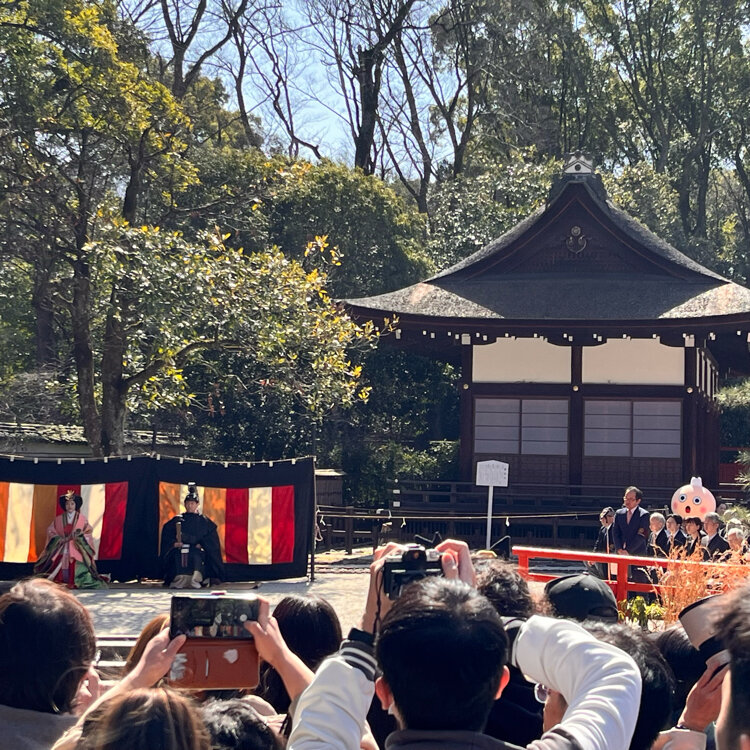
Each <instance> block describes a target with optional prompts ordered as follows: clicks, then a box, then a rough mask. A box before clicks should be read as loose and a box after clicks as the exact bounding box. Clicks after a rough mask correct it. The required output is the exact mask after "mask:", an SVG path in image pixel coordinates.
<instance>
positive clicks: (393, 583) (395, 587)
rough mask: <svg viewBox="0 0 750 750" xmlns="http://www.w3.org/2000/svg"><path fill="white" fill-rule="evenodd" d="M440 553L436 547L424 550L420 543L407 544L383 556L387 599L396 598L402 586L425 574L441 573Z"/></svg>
mask: <svg viewBox="0 0 750 750" xmlns="http://www.w3.org/2000/svg"><path fill="white" fill-rule="evenodd" d="M441 557H442V555H441V554H440V552H438V551H437V550H436V549H428V550H426V549H425V548H424V547H423V546H422V545H421V544H409V545H407V547H406V549H405V550H404V551H403V552H394V553H393V554H392V555H388V556H387V557H386V558H385V564H384V565H383V590H384V591H385V593H386V594H387V595H388V598H389V599H398V597H399V596H401V589H403V587H404V586H406V585H408V584H410V583H412V582H413V581H418V580H420V579H421V578H424V577H425V576H441V575H443V566H442V564H441V562H440V558H441Z"/></svg>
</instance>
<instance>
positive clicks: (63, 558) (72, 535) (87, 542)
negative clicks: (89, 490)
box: [34, 490, 107, 589]
mask: <svg viewBox="0 0 750 750" xmlns="http://www.w3.org/2000/svg"><path fill="white" fill-rule="evenodd" d="M58 502H59V503H60V507H61V508H62V511H63V512H62V513H61V514H60V515H58V516H55V520H54V521H53V522H52V523H51V524H50V526H49V528H48V529H47V546H46V547H45V548H44V552H42V554H41V555H40V556H39V560H38V561H37V563H36V565H35V566H34V572H35V573H37V574H38V575H43V576H45V577H46V578H49V579H50V580H51V581H58V582H60V583H65V584H67V586H68V587H69V588H81V589H93V588H104V587H106V585H107V583H106V579H105V578H104V577H102V576H101V575H100V574H99V572H98V571H97V569H96V563H95V562H94V555H95V554H96V553H95V552H94V540H93V538H92V536H91V532H92V531H93V529H92V528H91V525H90V524H89V522H88V520H87V519H86V516H84V515H83V513H81V506H82V505H83V498H82V497H81V496H80V495H77V494H76V493H75V492H74V491H73V490H68V491H67V492H66V493H65V494H64V495H60V497H59V499H58Z"/></svg>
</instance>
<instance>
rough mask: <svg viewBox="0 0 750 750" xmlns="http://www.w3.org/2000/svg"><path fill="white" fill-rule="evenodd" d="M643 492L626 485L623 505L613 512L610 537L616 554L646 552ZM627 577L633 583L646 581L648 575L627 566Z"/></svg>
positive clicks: (646, 538)
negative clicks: (612, 526) (612, 529)
mask: <svg viewBox="0 0 750 750" xmlns="http://www.w3.org/2000/svg"><path fill="white" fill-rule="evenodd" d="M641 500H643V493H642V492H641V491H640V490H639V489H638V488H637V487H634V486H632V485H631V486H630V487H627V488H626V489H625V494H624V495H623V498H622V503H623V506H624V507H622V508H620V509H619V510H618V511H617V513H615V522H614V524H613V525H614V531H613V532H612V537H613V539H614V543H615V550H616V551H617V554H618V555H635V556H636V557H645V556H647V554H648V536H649V533H650V528H649V515H648V511H647V510H645V509H644V508H641ZM629 570H630V573H629V575H628V578H629V579H630V580H631V581H633V582H635V583H648V576H647V575H646V574H645V573H644V572H643V570H641V569H640V568H634V567H633V566H631V567H630V568H629Z"/></svg>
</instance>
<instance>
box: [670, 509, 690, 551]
mask: <svg viewBox="0 0 750 750" xmlns="http://www.w3.org/2000/svg"><path fill="white" fill-rule="evenodd" d="M667 534H668V535H669V546H670V549H671V550H672V552H674V550H675V549H676V548H678V547H684V546H685V545H686V544H687V537H686V536H685V532H684V531H683V530H682V516H680V515H678V514H677V513H672V514H671V515H668V516H667Z"/></svg>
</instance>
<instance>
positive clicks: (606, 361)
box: [583, 339, 685, 385]
mask: <svg viewBox="0 0 750 750" xmlns="http://www.w3.org/2000/svg"><path fill="white" fill-rule="evenodd" d="M583 382H584V383H617V384H620V385H633V384H640V385H684V383H685V350H684V349H680V348H678V347H674V346H664V345H663V344H661V343H660V342H659V341H658V340H657V339H610V340H609V341H606V342H605V343H604V344H602V345H601V346H591V347H589V346H585V347H583Z"/></svg>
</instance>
